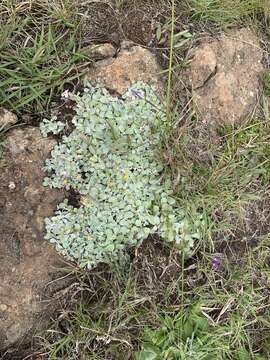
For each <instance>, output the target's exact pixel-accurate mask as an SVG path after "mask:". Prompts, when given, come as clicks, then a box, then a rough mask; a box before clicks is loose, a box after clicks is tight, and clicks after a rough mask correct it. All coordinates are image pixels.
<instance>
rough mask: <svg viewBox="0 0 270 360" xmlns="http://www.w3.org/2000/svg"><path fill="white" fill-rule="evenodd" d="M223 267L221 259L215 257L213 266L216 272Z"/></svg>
mask: <svg viewBox="0 0 270 360" xmlns="http://www.w3.org/2000/svg"><path fill="white" fill-rule="evenodd" d="M220 265H221V259H220V258H219V257H217V256H215V257H214V258H213V260H212V266H213V268H214V269H215V270H218V269H219V268H220Z"/></svg>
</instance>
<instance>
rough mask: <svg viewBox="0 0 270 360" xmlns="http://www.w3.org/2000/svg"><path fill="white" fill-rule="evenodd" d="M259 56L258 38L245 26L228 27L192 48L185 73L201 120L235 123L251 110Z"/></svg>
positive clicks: (260, 54) (257, 80)
mask: <svg viewBox="0 0 270 360" xmlns="http://www.w3.org/2000/svg"><path fill="white" fill-rule="evenodd" d="M262 58H263V51H262V49H261V47H260V43H259V39H258V38H257V36H256V35H255V34H254V33H253V32H251V30H249V29H241V30H236V31H235V30H234V31H230V32H229V33H227V34H224V35H223V36H221V37H220V38H219V39H217V40H214V41H212V42H209V41H207V42H204V43H202V44H201V45H200V46H199V47H198V48H197V49H196V50H195V52H194V56H193V59H192V61H191V66H190V70H189V77H190V82H191V85H192V88H193V101H194V104H195V106H196V108H197V110H198V114H199V116H200V117H201V119H202V120H203V121H205V122H207V123H210V124H212V123H213V124H224V123H228V124H235V123H239V122H241V121H242V120H244V119H245V118H246V117H247V116H248V115H249V114H250V113H251V112H252V111H253V109H254V107H255V105H256V103H257V99H258V91H259V75H260V73H261V71H262V70H263V65H262Z"/></svg>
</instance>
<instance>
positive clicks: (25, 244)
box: [0, 127, 63, 349]
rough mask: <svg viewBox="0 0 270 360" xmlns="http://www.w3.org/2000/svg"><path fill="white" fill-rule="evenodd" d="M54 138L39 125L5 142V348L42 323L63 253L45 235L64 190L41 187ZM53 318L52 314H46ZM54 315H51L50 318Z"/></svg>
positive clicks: (0, 179) (1, 336) (1, 333)
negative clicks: (47, 219) (46, 136)
mask: <svg viewBox="0 0 270 360" xmlns="http://www.w3.org/2000/svg"><path fill="white" fill-rule="evenodd" d="M54 145H55V140H52V139H44V138H42V137H41V134H40V131H39V129H37V128H32V127H29V128H24V129H14V130H13V131H11V132H10V133H9V135H8V137H7V139H6V142H5V149H4V157H3V158H2V159H1V173H0V213H1V216H0V264H1V266H0V279H1V283H0V320H1V326H0V349H1V348H4V347H6V346H9V345H11V344H13V343H15V342H16V341H18V340H21V339H22V338H23V337H24V336H26V335H27V333H28V331H29V330H31V329H33V328H36V327H37V328H38V327H39V326H40V322H39V315H40V314H41V312H44V311H45V310H46V306H47V305H46V304H45V303H44V302H42V301H41V300H43V295H44V293H45V291H44V290H45V288H46V292H47V294H46V295H47V296H49V295H50V292H49V290H48V288H47V287H46V285H47V284H48V283H49V281H50V280H51V278H52V273H53V272H54V273H55V269H53V266H57V265H59V264H60V257H59V256H58V255H57V254H56V252H55V250H54V249H53V247H52V246H51V245H50V244H49V243H48V242H47V241H45V240H44V238H43V235H44V234H43V230H44V218H45V217H47V216H51V215H52V214H53V212H54V210H55V207H56V205H57V204H58V203H59V202H60V201H61V200H62V198H63V193H61V192H59V191H55V190H50V189H48V188H44V187H43V186H42V182H43V177H44V172H43V171H42V166H43V164H44V160H45V158H46V157H48V156H49V153H50V150H51V149H52V147H53V146H54ZM47 317H48V316H47ZM48 318H49V317H48Z"/></svg>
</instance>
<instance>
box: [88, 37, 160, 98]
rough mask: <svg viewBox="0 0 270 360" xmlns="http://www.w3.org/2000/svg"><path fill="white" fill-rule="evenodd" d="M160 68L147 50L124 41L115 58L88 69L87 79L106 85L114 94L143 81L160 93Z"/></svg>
mask: <svg viewBox="0 0 270 360" xmlns="http://www.w3.org/2000/svg"><path fill="white" fill-rule="evenodd" d="M161 71H162V69H161V67H160V66H159V65H158V63H157V60H156V57H155V55H154V54H152V53H151V52H150V51H149V50H147V49H144V48H143V47H141V46H136V45H134V44H133V43H130V42H126V41H124V42H123V43H122V46H121V51H120V52H119V54H118V56H117V57H116V58H111V59H107V60H104V61H99V62H97V63H96V65H95V66H94V67H93V68H92V69H91V70H90V71H89V74H88V75H87V80H89V81H90V82H92V83H94V84H96V85H99V86H102V87H106V88H107V89H109V90H110V91H112V92H114V93H116V94H120V95H122V94H124V92H125V91H126V90H127V89H128V88H129V86H130V85H132V84H134V83H136V82H138V81H143V82H144V83H148V84H150V85H152V86H153V88H154V89H155V90H156V91H157V93H159V94H162V87H163V86H162V80H161V76H160V73H161Z"/></svg>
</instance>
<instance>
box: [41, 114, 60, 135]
mask: <svg viewBox="0 0 270 360" xmlns="http://www.w3.org/2000/svg"><path fill="white" fill-rule="evenodd" d="M64 128H65V124H64V123H63V122H61V121H57V117H56V116H53V117H52V118H51V120H47V119H44V120H43V122H42V123H41V124H40V131H41V134H42V135H43V136H46V135H47V134H48V133H52V134H54V135H56V134H59V133H60V132H61V131H63V130H64Z"/></svg>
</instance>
